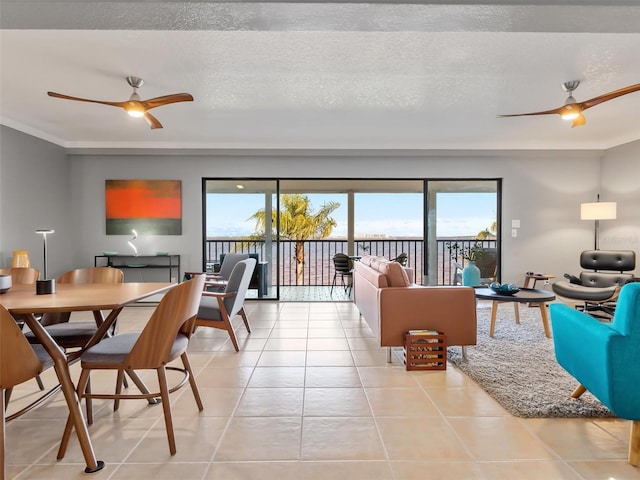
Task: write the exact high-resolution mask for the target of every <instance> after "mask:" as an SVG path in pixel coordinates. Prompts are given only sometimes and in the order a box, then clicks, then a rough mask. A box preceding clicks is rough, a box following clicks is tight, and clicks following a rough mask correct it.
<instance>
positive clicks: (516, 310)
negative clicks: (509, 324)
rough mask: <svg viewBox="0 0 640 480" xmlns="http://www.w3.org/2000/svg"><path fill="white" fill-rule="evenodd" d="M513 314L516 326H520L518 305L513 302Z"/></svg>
mask: <svg viewBox="0 0 640 480" xmlns="http://www.w3.org/2000/svg"><path fill="white" fill-rule="evenodd" d="M513 313H514V314H515V317H516V325H520V304H519V303H518V302H513Z"/></svg>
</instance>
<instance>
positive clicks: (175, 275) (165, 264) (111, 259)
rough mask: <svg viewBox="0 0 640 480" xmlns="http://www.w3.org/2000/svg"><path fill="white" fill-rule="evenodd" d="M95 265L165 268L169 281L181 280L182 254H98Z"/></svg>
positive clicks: (131, 268) (137, 268) (123, 268)
mask: <svg viewBox="0 0 640 480" xmlns="http://www.w3.org/2000/svg"><path fill="white" fill-rule="evenodd" d="M94 265H95V266H96V267H105V266H106V267H113V268H119V269H120V270H129V269H130V270H147V269H165V270H167V279H168V281H169V282H172V283H176V282H179V281H180V255H96V256H95V259H94Z"/></svg>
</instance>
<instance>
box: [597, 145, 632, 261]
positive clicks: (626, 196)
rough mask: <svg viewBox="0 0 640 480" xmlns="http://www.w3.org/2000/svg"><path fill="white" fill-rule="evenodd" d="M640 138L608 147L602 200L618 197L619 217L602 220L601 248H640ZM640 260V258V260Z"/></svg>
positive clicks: (603, 172) (603, 170) (604, 166)
mask: <svg viewBox="0 0 640 480" xmlns="http://www.w3.org/2000/svg"><path fill="white" fill-rule="evenodd" d="M639 178H640V140H638V141H635V142H631V143H627V144H625V145H620V146H619V147H615V148H612V149H610V150H608V151H607V155H606V160H605V162H603V168H602V195H601V200H602V201H615V202H617V203H618V206H617V219H616V220H607V221H602V222H600V232H601V233H600V248H615V249H621V250H635V251H636V253H639V251H640V209H639V208H638V207H639V206H640V181H639V180H638V179H639ZM639 261H640V260H639Z"/></svg>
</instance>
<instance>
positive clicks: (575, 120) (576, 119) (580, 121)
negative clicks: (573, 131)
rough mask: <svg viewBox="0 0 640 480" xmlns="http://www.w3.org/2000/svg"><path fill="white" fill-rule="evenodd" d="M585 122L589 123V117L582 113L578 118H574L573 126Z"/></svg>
mask: <svg viewBox="0 0 640 480" xmlns="http://www.w3.org/2000/svg"><path fill="white" fill-rule="evenodd" d="M585 123H587V119H586V118H585V117H584V115H582V114H581V113H580V114H579V115H578V116H577V117H576V118H574V120H573V123H572V124H571V128H575V127H579V126H580V125H584V124H585Z"/></svg>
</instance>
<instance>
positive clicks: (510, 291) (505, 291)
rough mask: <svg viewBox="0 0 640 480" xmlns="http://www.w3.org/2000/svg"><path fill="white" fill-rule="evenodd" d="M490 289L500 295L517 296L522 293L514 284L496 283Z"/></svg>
mask: <svg viewBox="0 0 640 480" xmlns="http://www.w3.org/2000/svg"><path fill="white" fill-rule="evenodd" d="M489 288H490V289H491V290H493V291H494V292H496V293H497V294H499V295H515V294H516V293H518V292H519V291H520V288H519V287H518V286H517V285H514V284H507V283H503V284H502V285H501V284H499V283H497V282H494V283H492V284H491V285H489Z"/></svg>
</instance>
